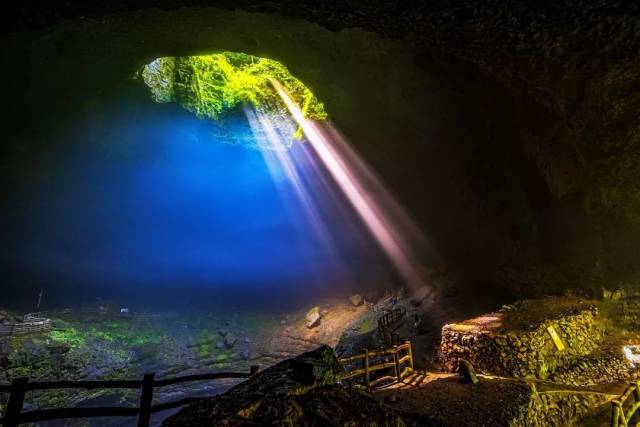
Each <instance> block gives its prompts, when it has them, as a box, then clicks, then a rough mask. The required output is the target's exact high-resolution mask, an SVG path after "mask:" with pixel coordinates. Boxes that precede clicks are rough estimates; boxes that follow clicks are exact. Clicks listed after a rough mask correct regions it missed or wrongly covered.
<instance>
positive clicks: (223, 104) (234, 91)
mask: <svg viewBox="0 0 640 427" xmlns="http://www.w3.org/2000/svg"><path fill="white" fill-rule="evenodd" d="M135 77H136V78H141V79H142V80H143V81H144V83H145V84H146V85H147V86H148V87H149V90H150V95H151V98H152V99H153V100H154V101H155V102H158V103H168V102H176V103H178V104H179V105H181V106H182V107H183V108H184V109H186V110H187V111H190V112H192V113H193V114H195V115H196V116H197V117H198V118H201V119H209V120H210V121H212V122H213V123H214V124H215V127H214V129H215V130H214V132H218V133H220V134H224V135H225V137H226V138H225V139H226V140H231V141H234V142H236V143H238V144H240V145H243V146H246V147H252V148H257V149H273V150H283V149H288V148H290V147H291V145H292V144H293V142H294V140H296V139H297V140H300V139H301V138H302V130H301V128H300V127H297V126H296V125H295V123H294V120H293V119H292V118H291V117H290V114H289V112H288V110H287V107H286V105H285V104H284V102H283V100H282V99H281V97H280V96H279V95H278V92H277V90H276V88H275V87H274V85H273V81H274V80H277V81H278V82H279V83H280V84H281V85H283V88H284V89H285V90H286V91H287V93H288V94H289V95H290V96H291V98H292V99H293V100H294V101H295V102H297V103H299V105H300V106H301V110H302V112H303V115H304V117H305V118H308V119H313V120H326V119H327V118H328V116H327V113H326V111H325V108H324V105H323V104H322V103H321V102H320V101H319V100H318V98H317V97H316V96H315V95H314V94H313V92H312V91H311V90H310V89H309V88H308V87H307V86H306V85H305V84H304V83H302V82H301V81H300V80H298V79H297V78H296V77H294V76H293V75H292V74H291V73H290V72H289V70H288V69H287V68H286V67H285V66H284V65H282V64H281V63H280V62H278V61H276V60H273V59H268V58H261V57H257V56H254V55H249V54H246V53H241V52H221V53H214V54H209V55H198V56H185V57H161V58H156V59H154V60H153V61H151V62H150V63H149V64H146V65H144V66H143V67H142V69H141V70H139V71H138V72H137V73H136V76H135ZM242 114H244V115H245V116H246V117H247V118H248V119H249V120H250V121H251V123H252V129H253V135H252V137H251V138H246V136H243V135H242V134H239V133H237V132H234V131H233V129H230V128H229V126H228V125H227V121H226V120H225V119H227V118H229V117H231V116H237V115H242ZM260 124H263V126H259V125H260ZM274 132H275V134H274Z"/></svg>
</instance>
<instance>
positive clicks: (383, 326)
mask: <svg viewBox="0 0 640 427" xmlns="http://www.w3.org/2000/svg"><path fill="white" fill-rule="evenodd" d="M406 316H407V309H406V308H404V307H402V306H400V307H396V308H394V309H393V310H389V311H387V312H386V313H385V314H383V315H382V316H380V318H379V319H378V332H379V333H380V335H381V336H382V339H383V340H384V343H385V344H386V345H399V344H401V343H402V342H404V341H405V340H404V339H403V338H402V337H401V336H400V335H398V333H397V332H396V330H397V329H398V328H399V327H400V326H401V325H402V324H403V323H404V321H405V317H406Z"/></svg>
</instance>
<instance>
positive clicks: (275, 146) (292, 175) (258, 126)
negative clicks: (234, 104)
mask: <svg viewBox="0 0 640 427" xmlns="http://www.w3.org/2000/svg"><path fill="white" fill-rule="evenodd" d="M244 113H245V115H246V117H247V119H248V121H249V125H250V126H251V129H252V131H253V133H254V135H255V136H256V138H260V139H264V140H265V141H263V143H261V144H259V146H260V147H261V149H260V152H261V154H262V156H263V158H264V160H265V163H266V164H267V168H268V169H269V173H270V174H271V176H272V177H273V179H274V181H276V182H277V181H278V179H277V177H278V176H281V175H282V176H284V178H285V182H286V183H287V184H288V185H290V186H291V188H292V189H293V193H294V195H295V197H296V199H297V200H298V203H299V205H300V206H301V207H302V210H303V212H304V215H305V218H306V220H307V221H308V222H309V224H310V225H311V229H312V232H313V234H314V236H315V237H316V238H317V239H318V241H320V243H321V244H322V247H323V249H324V250H325V251H326V252H327V253H329V254H334V253H335V242H334V241H333V239H332V238H331V233H330V232H329V229H328V227H327V224H326V223H325V221H324V220H323V218H322V217H321V215H320V211H319V209H318V206H316V201H315V199H314V197H313V196H312V194H311V192H310V191H309V189H308V188H307V186H306V184H305V180H304V179H303V176H302V174H304V171H301V170H299V168H298V167H297V165H296V163H295V161H294V159H292V154H291V152H292V150H291V147H290V145H291V141H290V140H291V135H293V133H294V131H295V125H292V126H291V127H290V128H289V129H286V128H285V129H283V127H286V124H285V125H283V121H282V120H279V121H278V123H274V120H273V119H272V118H271V117H269V116H268V115H267V114H265V113H263V112H260V111H255V110H254V109H251V108H249V107H245V109H244Z"/></svg>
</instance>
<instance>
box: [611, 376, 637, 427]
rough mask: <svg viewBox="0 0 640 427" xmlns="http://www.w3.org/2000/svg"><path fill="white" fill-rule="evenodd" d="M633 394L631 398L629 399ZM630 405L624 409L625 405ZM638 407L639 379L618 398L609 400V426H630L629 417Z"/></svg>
mask: <svg viewBox="0 0 640 427" xmlns="http://www.w3.org/2000/svg"><path fill="white" fill-rule="evenodd" d="M631 396H633V399H631ZM628 403H631V405H630V406H629V407H628V408H627V410H625V409H624V408H625V406H628V405H627V404H628ZM639 408H640V381H636V382H635V383H634V384H631V385H630V386H629V387H627V389H626V390H625V391H624V393H622V395H621V396H620V397H619V398H618V399H613V400H612V401H611V409H612V413H611V426H612V427H619V426H624V427H628V426H630V422H631V418H632V417H633V415H634V414H635V413H636V412H637V411H638V409H639Z"/></svg>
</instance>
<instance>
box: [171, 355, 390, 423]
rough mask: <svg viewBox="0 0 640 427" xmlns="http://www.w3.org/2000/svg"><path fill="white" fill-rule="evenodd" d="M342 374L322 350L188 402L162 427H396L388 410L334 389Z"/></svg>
mask: <svg viewBox="0 0 640 427" xmlns="http://www.w3.org/2000/svg"><path fill="white" fill-rule="evenodd" d="M343 374H344V369H343V367H342V365H341V364H340V362H339V361H338V359H337V357H336V355H335V353H334V352H333V350H332V349H331V348H330V347H328V346H322V347H319V348H318V349H316V350H313V351H310V352H308V353H304V354H302V355H300V356H298V357H295V358H293V359H287V360H285V361H283V362H280V363H278V364H276V365H274V366H272V367H270V368H267V369H265V370H263V371H260V372H259V373H257V374H256V375H254V376H253V377H251V378H250V379H248V380H247V381H245V382H243V383H240V384H238V385H237V386H235V387H233V388H231V389H230V390H229V391H227V392H226V393H224V394H222V395H220V396H217V397H214V398H211V399H205V400H202V401H199V402H196V403H193V404H191V405H189V406H187V407H185V408H184V409H182V410H181V411H180V412H178V413H177V414H176V415H174V416H172V417H170V418H168V419H167V420H165V421H164V422H163V424H162V425H163V426H165V427H173V426H181V427H185V426H187V427H188V426H203V425H228V426H230V425H233V426H252V425H296V426H297V425H301V426H302V425H305V426H320V425H340V426H343V425H378V426H389V427H390V426H395V425H398V421H399V420H398V416H397V415H396V414H395V412H393V411H392V410H391V409H389V408H388V407H386V406H384V405H382V404H380V403H379V402H377V401H376V400H375V399H373V398H372V397H370V396H368V395H366V394H365V393H364V392H362V391H360V390H357V389H355V388H352V387H347V386H343V385H339V384H338V382H339V381H340V378H341V376H342V375H343ZM400 421H402V420H400ZM399 425H403V424H399Z"/></svg>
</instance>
